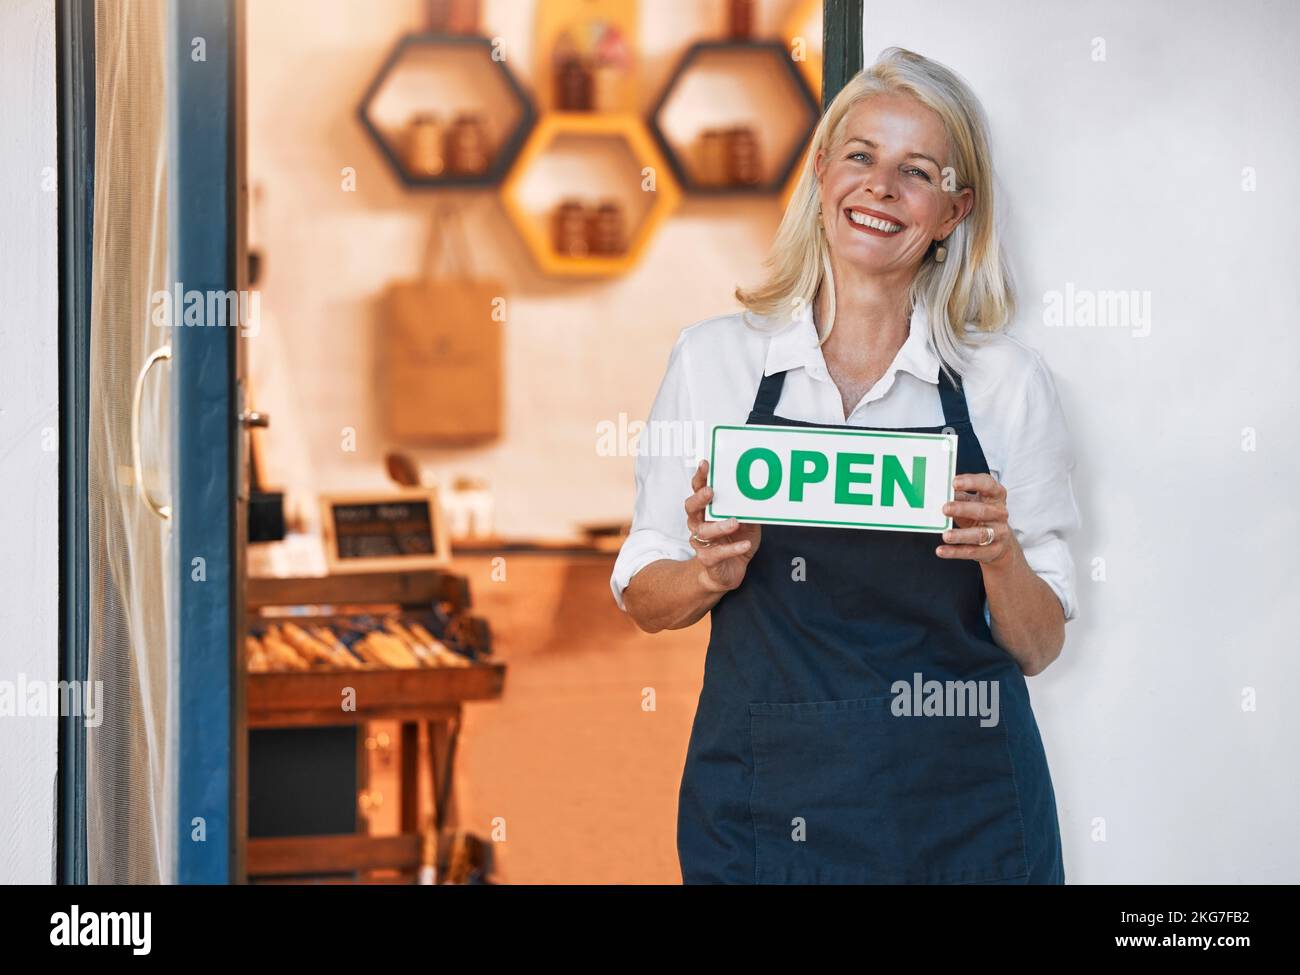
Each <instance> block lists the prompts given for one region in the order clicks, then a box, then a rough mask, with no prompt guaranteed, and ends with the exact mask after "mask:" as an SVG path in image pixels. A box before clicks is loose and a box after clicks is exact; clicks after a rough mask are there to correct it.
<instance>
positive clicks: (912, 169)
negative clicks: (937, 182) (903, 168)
mask: <svg viewBox="0 0 1300 975" xmlns="http://www.w3.org/2000/svg"><path fill="white" fill-rule="evenodd" d="M907 171H908V172H909V173H915V174H916V175H917V176H920V177H921V178H922V179H923V180H925V181H926V182H927V183H928V182H930V174H929V173H927V172H926V171H925V170H924V169H917V168H916V167H915V166H909V167H908V170H907Z"/></svg>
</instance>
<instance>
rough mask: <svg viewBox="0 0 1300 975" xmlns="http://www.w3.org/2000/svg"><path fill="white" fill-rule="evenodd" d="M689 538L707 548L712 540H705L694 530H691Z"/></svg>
mask: <svg viewBox="0 0 1300 975" xmlns="http://www.w3.org/2000/svg"><path fill="white" fill-rule="evenodd" d="M691 540H692V541H694V542H695V544H696V545H700V546H703V547H704V548H708V547H709V546H710V545H712V544H713V543H712V542H706V541H705V540H704V539H702V538H700V536H699V535H697V534H695V532H691Z"/></svg>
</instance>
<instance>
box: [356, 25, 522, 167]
mask: <svg viewBox="0 0 1300 975" xmlns="http://www.w3.org/2000/svg"><path fill="white" fill-rule="evenodd" d="M425 49H433V50H444V51H447V52H448V54H449V55H454V56H460V57H463V56H464V55H465V54H466V53H467V52H471V51H476V50H478V49H481V53H482V57H483V60H484V61H485V62H486V63H487V64H488V65H490V66H491V68H493V69H495V71H496V73H497V74H496V77H497V78H498V79H499V84H500V85H501V88H502V90H503V92H504V93H505V94H507V95H508V96H509V97H510V98H511V99H512V100H513V101H514V102H515V104H516V105H517V106H518V119H517V120H516V121H515V122H514V123H513V124H512V125H511V126H510V127H509V129H508V130H507V131H506V132H505V133H504V135H503V136H502V137H501V138H500V139H499V140H498V141H497V143H496V148H495V150H494V154H493V157H492V160H491V162H490V164H489V165H488V168H487V170H486V171H485V172H484V173H482V174H480V175H464V174H457V175H438V176H422V175H419V174H417V173H412V172H411V171H410V170H409V169H408V168H407V166H406V164H405V162H404V160H403V159H402V154H401V153H400V152H399V151H398V150H397V149H396V148H395V147H394V146H393V145H392V143H391V142H390V141H389V136H390V135H391V134H392V131H391V130H390V132H389V133H386V132H385V131H384V129H383V128H382V127H381V126H380V125H378V124H376V122H375V119H374V118H373V117H372V114H373V109H374V107H375V103H376V100H377V98H378V96H379V95H380V93H381V91H382V89H383V88H384V86H385V84H386V83H387V82H388V81H389V79H390V78H391V77H392V76H393V73H394V71H395V70H396V69H397V67H398V65H399V64H400V63H401V62H402V61H403V59H405V58H408V57H411V56H413V54H418V53H419V52H420V51H422V50H425ZM430 107H440V106H430ZM450 107H451V108H454V107H455V106H450ZM357 118H358V119H360V121H361V124H362V125H363V126H364V127H365V129H366V131H367V132H368V133H369V134H370V137H371V139H373V140H374V143H375V145H376V146H377V147H378V148H379V151H380V152H381V153H383V156H384V158H385V159H387V160H388V163H389V165H390V166H391V167H392V169H393V172H394V174H396V176H397V178H398V179H400V180H401V181H402V183H403V184H404V185H406V186H407V187H409V188H412V189H417V188H437V187H448V188H451V187H467V186H496V185H498V184H499V183H500V182H501V180H502V179H503V178H504V176H505V174H506V171H507V170H509V169H510V166H511V165H512V164H513V163H514V161H515V157H516V156H518V155H519V149H520V147H521V146H523V144H524V140H525V139H527V138H528V133H529V132H530V131H532V128H533V123H534V122H535V121H536V119H537V109H536V108H535V107H534V105H533V101H532V99H531V98H529V97H528V93H527V92H526V91H525V90H524V89H523V87H522V86H521V85H520V84H519V82H518V80H516V78H515V76H514V73H513V72H512V71H511V70H510V69H509V67H507V66H506V64H505V62H504V61H498V60H494V59H493V57H492V41H491V39H490V38H487V37H482V36H479V35H477V34H406V35H404V36H403V37H402V38H401V39H400V40H398V42H397V44H396V45H395V46H394V47H393V49H392V51H390V52H389V54H388V57H387V58H385V59H384V63H383V64H382V65H381V66H380V68H379V72H378V73H377V74H376V75H375V77H374V80H373V81H371V82H370V85H369V86H368V87H367V88H366V92H365V94H364V95H363V96H362V98H361V104H360V105H358V106H357Z"/></svg>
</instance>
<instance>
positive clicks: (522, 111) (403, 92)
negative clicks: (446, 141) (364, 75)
mask: <svg viewBox="0 0 1300 975" xmlns="http://www.w3.org/2000/svg"><path fill="white" fill-rule="evenodd" d="M492 54H493V47H492V41H491V40H490V39H489V38H487V37H480V36H478V35H475V34H407V35H405V36H404V37H402V38H401V39H400V40H399V41H398V42H397V44H396V45H395V46H394V47H393V49H392V51H390V52H389V54H388V57H387V58H385V59H384V63H383V64H382V65H381V66H380V68H379V71H378V73H377V74H376V75H375V78H374V80H373V81H371V82H370V85H369V87H368V88H366V92H365V95H364V96H362V99H361V104H360V105H359V106H358V107H357V117H358V118H359V119H360V121H361V124H362V125H363V126H364V127H365V129H366V131H367V132H368V133H370V137H371V138H372V139H373V140H374V142H375V145H376V146H377V147H378V148H379V151H380V152H381V153H383V155H384V158H385V159H387V160H388V163H389V165H390V166H392V169H393V172H394V173H395V174H396V176H397V178H398V179H400V180H401V181H402V183H403V184H404V185H405V186H407V187H410V188H433V187H465V186H495V185H497V184H498V183H500V182H501V180H502V178H503V177H504V176H505V174H506V172H507V170H509V168H510V165H511V164H512V163H513V162H514V160H515V158H516V156H518V154H519V149H520V146H522V145H523V143H524V140H525V139H526V138H527V137H528V133H529V132H530V131H531V129H532V126H533V123H534V121H535V120H536V117H537V112H536V109H535V108H534V107H533V102H532V99H530V98H529V97H528V93H527V92H526V91H524V89H523V88H522V87H521V86H520V84H519V82H518V81H517V80H516V79H515V76H514V74H513V73H512V72H511V71H510V69H509V68H508V67H507V66H506V64H505V62H504V61H498V60H495V59H493V57H492ZM435 98H436V101H435V100H434V99H435ZM461 111H472V112H475V113H477V114H479V115H480V117H481V118H482V119H483V123H484V124H483V135H484V136H485V141H486V143H487V146H486V148H487V151H488V157H489V159H488V164H487V167H486V169H485V170H484V171H482V172H456V171H454V170H452V169H451V168H450V158H449V157H450V156H451V154H450V153H442V148H443V144H442V140H443V138H444V133H445V131H446V128H445V127H443V128H436V127H433V128H432V132H431V135H430V138H431V139H433V140H434V147H433V150H432V151H433V154H434V156H435V158H436V157H437V156H438V154H439V153H442V155H443V157H444V161H445V162H446V163H447V164H448V169H447V170H446V171H444V172H441V173H438V174H437V175H431V174H427V173H420V172H416V171H415V170H413V169H412V167H411V165H409V164H408V160H407V158H406V155H405V153H404V151H403V148H402V145H401V142H402V139H403V138H404V137H405V135H404V130H403V127H404V126H406V125H407V124H408V123H409V122H410V121H411V119H412V117H413V116H414V115H415V114H416V113H419V112H438V113H441V114H442V115H443V116H444V118H445V117H448V116H449V115H450V114H451V113H455V112H461Z"/></svg>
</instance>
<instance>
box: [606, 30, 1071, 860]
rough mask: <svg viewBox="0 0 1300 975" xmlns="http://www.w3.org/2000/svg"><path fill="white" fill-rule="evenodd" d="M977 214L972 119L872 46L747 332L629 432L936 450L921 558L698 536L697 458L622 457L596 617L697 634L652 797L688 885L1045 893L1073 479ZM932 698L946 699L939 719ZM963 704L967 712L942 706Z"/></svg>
mask: <svg viewBox="0 0 1300 975" xmlns="http://www.w3.org/2000/svg"><path fill="white" fill-rule="evenodd" d="M993 203H994V201H993V176H992V168H991V163H990V157H989V148H988V136H987V131H986V125H985V122H984V120H983V113H982V110H981V108H980V106H979V103H978V102H977V100H976V99H975V97H974V95H973V94H972V93H971V92H970V90H969V89H968V88H967V86H966V85H965V83H964V82H962V80H961V79H960V78H958V77H957V76H956V75H955V74H953V73H952V72H951V71H949V70H948V69H947V68H945V67H943V66H942V65H939V64H937V63H935V62H933V61H930V60H927V59H925V58H923V57H920V56H918V55H916V54H913V53H911V52H908V51H904V50H901V49H897V48H892V49H890V50H888V51H886V52H885V53H884V54H883V55H882V56H881V59H880V60H879V61H878V62H877V63H876V64H875V65H873V66H872V67H870V68H869V69H867V70H865V71H863V72H861V73H859V74H858V75H857V76H856V77H855V78H854V79H853V80H852V81H850V82H849V84H848V85H847V86H846V87H845V88H844V89H843V90H842V91H841V92H840V93H839V94H838V95H837V96H836V98H835V100H834V101H833V102H832V104H831V105H830V107H829V108H828V109H827V110H826V113H825V115H824V117H823V118H822V119H821V122H820V124H819V125H818V126H817V129H816V132H815V133H814V135H813V141H812V151H811V152H810V153H809V155H808V161H807V162H806V164H805V167H804V171H803V173H802V175H801V178H800V181H799V184H798V187H797V189H796V190H795V193H794V196H793V198H792V199H791V202H790V205H789V208H788V209H787V211H786V214H785V217H784V219H783V221H782V223H781V226H780V229H779V231H778V233H777V238H776V242H775V246H774V248H773V252H772V257H771V259H770V261H769V265H770V267H771V273H770V275H769V277H768V279H767V281H766V282H765V283H764V284H763V285H762V286H761V287H759V288H757V289H755V290H753V291H741V290H738V291H737V298H738V299H739V300H740V301H741V303H742V304H743V305H745V306H746V309H747V311H746V312H744V313H738V314H735V315H728V316H724V317H721V318H715V319H710V320H707V321H704V322H700V323H697V324H695V325H693V326H691V327H689V328H687V329H685V330H684V331H683V332H682V333H681V335H680V337H679V338H678V340H677V343H676V345H675V346H674V348H673V352H672V355H671V357H670V359H669V365H668V373H667V375H666V376H665V378H664V381H663V384H662V386H661V387H660V390H659V393H658V395H657V397H656V399H655V403H654V406H653V408H652V411H651V416H650V419H651V421H652V423H653V422H656V421H657V422H661V423H662V422H667V423H672V424H682V425H684V426H686V425H689V426H690V427H692V428H694V429H701V428H703V429H708V428H711V427H712V426H713V425H714V424H716V423H735V422H738V421H739V418H741V417H744V416H746V415H748V422H750V423H759V424H777V425H794V426H799V425H816V426H841V427H844V426H852V427H864V428H871V429H906V430H912V431H915V432H929V433H933V432H939V431H943V430H948V431H949V432H956V433H957V435H958V447H959V450H958V461H957V476H956V478H955V481H954V497H955V500H954V501H952V502H950V503H948V504H947V505H946V506H945V509H944V510H945V512H946V513H949V514H951V515H953V517H954V527H953V529H951V530H950V531H946V532H944V533H943V537H942V539H941V540H936V539H935V537H934V536H933V535H932V534H929V533H907V532H892V531H869V530H855V529H845V528H839V529H837V528H821V527H792V526H784V525H765V526H761V527H760V526H759V525H757V524H752V523H737V522H736V521H735V520H728V521H720V522H714V521H705V520H704V517H703V514H704V509H705V506H706V505H707V504H708V501H709V498H710V489H709V487H708V486H707V474H708V468H707V462H700V463H699V464H698V466H696V464H695V459H696V457H697V456H699V454H694V455H692V456H691V457H689V458H687V459H685V460H683V459H682V458H681V457H665V456H649V455H648V454H642V455H640V456H639V457H638V459H637V500H636V512H635V516H634V519H633V525H632V533H631V535H630V536H629V538H628V540H627V542H626V543H625V544H624V546H623V549H622V551H621V552H620V553H619V558H618V561H617V563H616V564H615V568H614V575H613V579H612V580H611V585H612V588H613V591H614V596H615V599H616V600H618V601H619V603H620V605H621V606H623V608H625V609H626V611H627V612H628V613H629V614H630V615H631V616H632V618H633V619H634V620H635V621H636V622H637V624H638V625H639V626H640V627H641V628H643V629H645V630H647V631H650V632H654V631H656V630H660V629H664V628H678V627H683V626H689V625H691V624H692V623H694V622H696V621H697V620H699V619H700V618H701V617H702V616H704V614H705V613H710V614H711V616H712V633H711V638H710V641H709V648H708V656H707V659H706V662H705V674H704V687H703V690H702V692H701V694H700V699H699V706H698V709H697V712H696V717H695V723H694V726H693V729H692V733H691V740H690V746H689V748H688V752H687V758H686V766H685V770H684V773H683V777H682V784H681V793H680V797H679V809H678V836H677V843H678V854H679V857H680V860H681V867H682V876H683V879H684V880H685V881H686V882H688V883H692V882H738V883H753V882H760V883H763V882H787V883H809V882H812V883H818V882H830V883H846V882H847V883H1062V882H1063V881H1064V867H1063V864H1062V858H1061V841H1060V832H1059V828H1058V824H1057V815H1056V801H1055V796H1054V794H1053V790H1052V782H1051V777H1050V775H1049V772H1048V767H1047V760H1046V756H1045V754H1044V751H1043V746H1042V742H1041V739H1040V738H1039V734H1038V727H1037V724H1036V722H1035V719H1034V714H1033V711H1032V709H1031V708H1030V702H1029V695H1028V690H1027V688H1026V685H1025V676H1026V675H1028V676H1032V675H1035V674H1038V673H1041V672H1042V670H1043V669H1044V668H1045V667H1047V666H1048V664H1050V663H1051V662H1052V661H1053V660H1054V659H1055V658H1056V656H1057V655H1058V654H1059V653H1060V651H1061V647H1062V644H1063V642H1064V636H1065V633H1064V629H1065V622H1066V620H1068V619H1071V618H1073V616H1074V615H1075V608H1074V594H1073V567H1072V561H1071V557H1070V552H1069V549H1068V547H1067V545H1066V542H1065V538H1066V536H1068V535H1069V533H1070V532H1071V531H1072V530H1073V529H1074V528H1075V526H1076V525H1077V521H1078V514H1077V509H1076V507H1075V502H1074V497H1073V494H1072V490H1071V486H1070V470H1071V468H1072V466H1073V461H1072V459H1071V453H1070V448H1069V443H1068V435H1067V430H1066V427H1065V423H1064V420H1063V417H1062V414H1061V409H1060V404H1059V401H1058V399H1057V396H1056V392H1055V387H1054V385H1053V382H1052V378H1051V374H1050V372H1049V371H1048V370H1047V368H1046V366H1045V365H1044V364H1043V362H1042V360H1041V358H1040V357H1039V356H1038V354H1037V353H1035V352H1034V351H1033V350H1031V349H1030V348H1029V347H1028V346H1025V345H1023V344H1022V343H1020V342H1019V341H1017V340H1015V339H1013V338H1011V337H1009V336H1007V335H1005V334H1003V333H1001V331H1000V330H1001V329H1002V328H1003V327H1004V326H1005V325H1006V324H1007V322H1008V321H1009V320H1010V318H1011V316H1012V315H1013V313H1014V301H1013V297H1012V290H1011V286H1010V281H1009V279H1008V275H1007V272H1006V269H1005V268H1004V266H1003V264H1002V261H1001V257H1000V246H999V242H998V235H997V230H996V228H995V226H994V205H993ZM751 404H752V405H751ZM704 449H705V450H707V447H705V448H704ZM683 497H685V502H684V504H683V500H682V499H683ZM1009 512H1010V513H1012V514H1013V515H1014V517H1011V514H1009ZM936 541H939V542H940V543H939V544H936ZM930 681H936V682H939V685H938V686H940V687H941V688H944V689H952V688H956V691H955V693H947V692H946V691H945V693H944V694H940V697H939V700H938V701H937V702H936V700H935V699H934V698H933V696H932V695H931V694H930V690H931V689H932V688H933V687H935V686H936V685H934V684H927V683H926V682H930ZM916 688H923V689H925V691H926V694H925V700H926V701H928V702H929V703H926V704H925V706H924V707H922V708H920V709H918V708H915V707H913V706H912V705H913V703H914V698H915V700H916V701H921V700H922V698H921V694H920V691H919V690H917V693H916V694H915V695H914V693H913V690H914V689H916ZM976 699H978V700H979V701H981V702H984V703H987V702H990V701H991V702H992V703H993V704H994V708H993V711H992V713H990V712H989V711H987V710H985V711H981V715H982V716H976V715H974V712H973V710H970V709H966V710H963V709H962V708H961V707H960V702H961V701H962V700H969V701H974V700H976ZM931 704H933V705H934V707H931ZM954 704H956V705H957V706H956V707H954ZM990 717H992V718H993V720H989V718H990Z"/></svg>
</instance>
